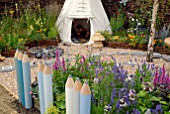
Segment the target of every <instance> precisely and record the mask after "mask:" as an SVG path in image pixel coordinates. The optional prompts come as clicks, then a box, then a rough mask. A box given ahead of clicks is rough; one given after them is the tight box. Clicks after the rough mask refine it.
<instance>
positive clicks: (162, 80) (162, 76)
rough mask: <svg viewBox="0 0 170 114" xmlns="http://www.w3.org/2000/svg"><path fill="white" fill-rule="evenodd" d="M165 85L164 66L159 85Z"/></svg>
mask: <svg viewBox="0 0 170 114" xmlns="http://www.w3.org/2000/svg"><path fill="white" fill-rule="evenodd" d="M164 83H165V66H164V65H163V67H162V75H161V77H160V84H164Z"/></svg>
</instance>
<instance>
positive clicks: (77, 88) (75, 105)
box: [73, 77, 82, 114]
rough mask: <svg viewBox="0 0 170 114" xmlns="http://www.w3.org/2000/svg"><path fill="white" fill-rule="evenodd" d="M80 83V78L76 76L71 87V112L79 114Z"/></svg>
mask: <svg viewBox="0 0 170 114" xmlns="http://www.w3.org/2000/svg"><path fill="white" fill-rule="evenodd" d="M81 88H82V84H81V81H80V79H79V78H78V77H77V79H76V81H75V83H74V87H73V101H74V102H73V114H80V90H81Z"/></svg>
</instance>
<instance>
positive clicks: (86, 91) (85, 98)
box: [80, 81, 91, 114]
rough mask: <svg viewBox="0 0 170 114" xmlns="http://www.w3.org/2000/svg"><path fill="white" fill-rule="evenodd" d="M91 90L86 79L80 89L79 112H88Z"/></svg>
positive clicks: (82, 113)
mask: <svg viewBox="0 0 170 114" xmlns="http://www.w3.org/2000/svg"><path fill="white" fill-rule="evenodd" d="M90 109H91V90H90V87H89V85H88V82H87V81H86V82H85V83H84V84H83V87H82V88H81V91H80V114H90Z"/></svg>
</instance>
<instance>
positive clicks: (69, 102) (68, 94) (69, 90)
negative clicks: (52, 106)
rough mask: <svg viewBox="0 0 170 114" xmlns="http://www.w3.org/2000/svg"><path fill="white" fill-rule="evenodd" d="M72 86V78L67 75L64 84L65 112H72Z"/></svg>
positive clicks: (67, 113)
mask: <svg viewBox="0 0 170 114" xmlns="http://www.w3.org/2000/svg"><path fill="white" fill-rule="evenodd" d="M73 86H74V80H73V78H72V76H71V75H69V77H68V78H67V82H66V85H65V96H66V97H65V98H66V114H73Z"/></svg>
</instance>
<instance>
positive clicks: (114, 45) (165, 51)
mask: <svg viewBox="0 0 170 114" xmlns="http://www.w3.org/2000/svg"><path fill="white" fill-rule="evenodd" d="M104 46H106V47H111V48H122V49H134V50H141V51H147V47H148V46H147V45H146V44H143V45H139V44H136V45H135V46H132V45H130V44H127V43H124V42H111V41H105V42H104ZM154 52H157V53H160V54H166V55H170V49H168V48H167V47H166V46H155V47H154Z"/></svg>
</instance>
